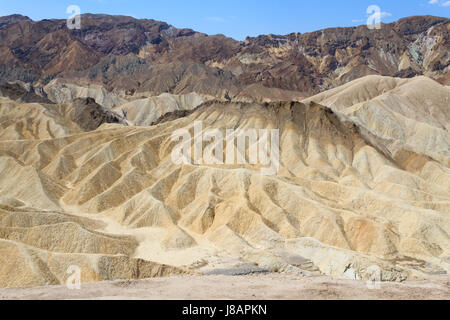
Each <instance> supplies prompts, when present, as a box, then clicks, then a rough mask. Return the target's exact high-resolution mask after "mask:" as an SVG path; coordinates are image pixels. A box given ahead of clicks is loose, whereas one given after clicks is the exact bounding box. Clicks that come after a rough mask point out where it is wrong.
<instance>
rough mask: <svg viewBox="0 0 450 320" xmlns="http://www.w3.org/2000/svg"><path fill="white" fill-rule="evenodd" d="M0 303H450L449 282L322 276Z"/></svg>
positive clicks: (62, 293)
mask: <svg viewBox="0 0 450 320" xmlns="http://www.w3.org/2000/svg"><path fill="white" fill-rule="evenodd" d="M219 288H220V290H218V289H219ZM0 299H44V300H45V299H50V300H56V299H100V300H103V299H106V300H114V299H131V300H139V299H145V300H154V299H155V300H159V299H161V300H168V299H170V300H181V299H189V300H211V299H212V300H260V299H261V300H272V299H283V300H319V299H332V300H341V299H342V300H354V299H361V300H409V299H414V300H415V299H417V300H436V299H438V300H442V299H443V300H450V279H449V277H448V276H436V277H433V278H432V279H428V280H411V281H406V282H404V283H387V282H383V283H381V284H380V289H372V290H370V289H368V287H367V283H366V282H365V281H354V280H333V279H330V278H328V277H322V276H320V277H300V276H294V275H285V274H267V275H244V276H224V275H213V276H189V277H170V278H158V279H145V280H126V281H107V282H101V283H88V284H83V285H82V287H81V290H69V289H67V288H66V287H65V286H47V287H32V288H9V289H2V290H0Z"/></svg>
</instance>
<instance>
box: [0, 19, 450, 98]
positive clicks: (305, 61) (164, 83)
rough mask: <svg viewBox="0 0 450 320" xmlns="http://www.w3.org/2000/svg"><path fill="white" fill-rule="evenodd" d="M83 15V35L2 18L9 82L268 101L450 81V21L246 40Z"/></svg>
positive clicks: (2, 70)
mask: <svg viewBox="0 0 450 320" xmlns="http://www.w3.org/2000/svg"><path fill="white" fill-rule="evenodd" d="M81 19H82V29H81V30H69V29H68V28H67V27H66V21H65V20H43V21H31V20H30V19H28V18H27V17H22V16H18V15H15V16H9V17H2V18H0V80H3V81H15V80H22V81H24V82H37V83H39V85H41V86H44V85H46V84H47V83H48V82H49V81H50V80H52V79H54V78H65V79H66V80H67V82H69V83H73V84H77V85H81V86H86V84H92V83H96V84H100V85H102V86H103V87H105V88H106V89H107V90H108V91H111V90H118V89H122V90H123V91H124V92H126V93H128V94H130V95H134V94H139V93H142V92H150V93H151V95H159V94H160V93H164V92H168V93H174V94H187V93H191V92H197V93H199V94H205V95H210V96H214V97H220V98H230V97H231V98H233V97H236V96H238V95H241V96H242V95H244V96H250V97H251V98H255V96H259V97H258V99H261V98H260V95H258V94H255V93H258V92H259V93H261V92H262V91H264V92H266V93H267V94H268V95H269V96H270V95H272V96H274V95H275V96H278V97H280V95H281V92H283V94H282V95H281V96H284V97H289V96H290V98H292V97H293V96H297V97H298V96H303V97H305V96H310V95H312V94H316V93H319V92H320V91H323V90H325V89H329V88H333V87H336V86H339V85H342V84H344V83H347V82H348V81H351V80H354V79H357V78H360V77H362V76H365V75H383V76H397V77H412V76H414V75H427V76H428V77H431V78H433V79H436V80H438V81H439V82H441V83H443V84H448V83H449V77H448V74H449V72H448V68H449V61H450V60H449V59H450V58H449V48H450V42H449V30H450V23H449V19H447V18H438V17H432V16H422V17H411V18H405V19H401V20H399V21H397V22H395V23H391V24H383V25H382V28H381V30H369V29H368V28H367V27H366V26H360V27H352V28H334V29H326V30H321V31H317V32H311V33H306V34H298V33H295V34H290V35H286V36H277V35H267V36H259V37H256V38H247V39H246V40H245V41H235V40H233V39H230V38H226V37H224V36H222V35H215V36H207V35H205V34H201V33H198V32H195V31H192V30H188V29H176V28H174V27H172V26H170V25H168V24H166V23H163V22H158V21H154V20H137V19H134V18H131V17H125V16H107V15H92V14H85V15H82V18H81ZM255 86H256V87H255ZM280 90H282V91H280ZM283 90H284V91H283ZM285 100H291V99H285Z"/></svg>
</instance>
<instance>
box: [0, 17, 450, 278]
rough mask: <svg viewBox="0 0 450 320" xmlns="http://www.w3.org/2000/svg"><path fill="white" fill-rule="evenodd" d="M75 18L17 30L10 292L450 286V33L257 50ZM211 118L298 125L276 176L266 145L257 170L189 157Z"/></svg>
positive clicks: (372, 34)
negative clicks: (241, 277) (257, 285)
mask: <svg viewBox="0 0 450 320" xmlns="http://www.w3.org/2000/svg"><path fill="white" fill-rule="evenodd" d="M65 23H66V22H65V20H43V21H38V22H36V21H32V20H30V19H28V18H26V17H23V16H20V15H14V16H9V17H2V18H0V256H1V257H6V259H2V260H1V262H0V287H17V286H39V285H49V284H52V285H53V284H64V282H65V281H66V279H67V269H68V268H69V267H70V266H74V265H75V266H78V267H79V268H80V269H81V271H82V272H81V276H82V281H83V282H91V281H103V280H116V279H142V278H149V277H158V276H168V275H188V274H200V275H201V274H213V275H216V274H247V273H252V272H253V273H262V272H280V273H286V274H290V275H292V274H294V275H296V276H303V277H305V276H306V277H308V276H311V275H314V274H317V275H318V274H321V275H326V276H331V277H334V278H341V279H364V280H365V279H369V278H371V277H372V276H373V275H374V272H378V275H379V276H380V278H381V280H384V281H403V280H405V279H411V278H422V279H423V278H425V279H426V278H427V277H430V276H436V275H437V276H438V277H441V276H444V277H445V276H446V275H448V273H449V272H450V236H449V235H450V216H449V214H450V151H449V150H450V133H449V130H450V125H449V123H450V109H449V106H450V104H449V102H450V87H449V86H448V84H449V74H450V73H449V69H448V68H449V56H448V55H449V39H448V34H449V28H450V24H449V19H447V18H438V17H411V18H406V19H402V20H399V21H398V22H395V23H392V24H387V25H383V27H382V29H381V30H368V29H367V28H366V27H365V26H361V27H355V28H336V29H327V30H322V31H318V32H313V33H308V34H291V35H287V36H275V35H268V36H260V37H257V38H248V39H246V41H242V42H239V41H235V40H233V39H230V38H226V37H224V36H221V35H216V36H207V35H204V34H201V33H198V32H195V31H192V30H188V29H182V30H181V29H176V28H174V27H172V26H169V25H167V24H165V23H162V22H157V21H153V20H136V19H133V18H130V17H124V16H106V15H90V14H87V15H83V16H82V26H83V28H82V29H81V30H72V31H71V30H68V29H67V27H66V25H65ZM199 122H201V124H202V127H203V130H204V131H203V132H205V131H207V130H214V131H210V132H216V133H217V132H219V133H221V134H222V136H223V137H225V138H228V137H229V135H228V133H227V131H226V130H229V129H234V130H235V132H242V131H244V130H248V129H253V130H256V132H265V131H259V130H275V129H277V130H279V131H278V133H279V149H277V150H278V153H277V154H278V156H279V157H278V160H279V161H277V163H278V162H279V166H278V167H277V170H275V171H274V172H272V174H269V175H264V174H262V172H264V171H265V170H266V171H267V169H269V168H268V167H269V166H270V164H269V163H266V162H258V161H256V162H255V161H250V156H251V155H255V154H256V153H258V156H259V157H261V156H264V153H263V152H262V153H261V152H255V146H258V148H261V146H264V141H262V139H263V136H258V138H257V139H256V140H255V141H253V143H251V144H249V143H248V144H246V147H245V152H243V155H244V157H246V159H247V161H244V162H243V163H242V162H241V161H240V160H239V157H238V155H237V154H234V153H233V156H232V157H231V158H232V159H231V160H234V161H231V162H226V163H227V164H220V163H219V162H217V161H216V162H214V161H212V162H191V163H185V162H183V161H181V162H180V161H174V158H173V153H174V151H176V150H179V145H178V144H177V142H176V141H174V140H173V139H172V135H173V133H174V132H182V133H183V134H185V135H188V136H189V135H190V139H189V140H188V142H191V143H193V142H194V141H193V140H195V139H196V138H193V137H198V132H196V130H195V126H196V125H197V124H198V123H199ZM248 140H249V141H252V140H251V139H250V138H249V139H248ZM237 143H238V142H236V144H237ZM270 144H271V145H272V144H273V142H272V140H271V142H270ZM218 145H219V141H213V140H212V139H209V140H208V139H205V141H203V143H202V147H203V149H204V150H205V152H206V151H209V152H211V150H213V149H212V147H217V146H218ZM196 148H197V147H193V146H192V148H191V147H189V148H187V149H189V150H191V149H193V150H194V152H193V153H194V154H195V149H196ZM258 150H259V149H258ZM191 151H192V150H191ZM266 151H267V150H266ZM223 153H224V154H223V156H225V153H227V151H226V150H224V152H223ZM227 154H228V153H227ZM207 156H210V154H207ZM220 156H221V154H215V157H216V158H215V159H216V160H217V158H220ZM266 156H267V155H266ZM227 157H228V156H227ZM272 160H273V159H272ZM208 163H209V164H208ZM271 164H274V163H273V162H272V163H271ZM374 270H375V271H374Z"/></svg>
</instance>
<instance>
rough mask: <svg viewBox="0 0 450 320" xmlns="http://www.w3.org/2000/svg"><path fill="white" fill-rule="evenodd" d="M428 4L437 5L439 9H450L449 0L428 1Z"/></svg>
mask: <svg viewBox="0 0 450 320" xmlns="http://www.w3.org/2000/svg"><path fill="white" fill-rule="evenodd" d="M428 3H429V4H433V5H435V4H436V5H438V6H440V7H450V0H447V1H443V0H441V1H439V0H430V1H428Z"/></svg>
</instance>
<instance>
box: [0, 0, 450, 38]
mask: <svg viewBox="0 0 450 320" xmlns="http://www.w3.org/2000/svg"><path fill="white" fill-rule="evenodd" d="M373 4H375V5H378V6H379V7H380V8H381V11H382V12H383V14H382V15H383V20H382V21H383V22H392V21H395V20H398V19H400V18H403V17H407V16H411V15H427V14H430V15H435V16H441V17H449V14H450V0H369V1H367V0H342V1H337V0H225V1H214V0H209V1H208V0H168V1H167V0H157V1H156V0H147V1H137V0H69V1H66V0H58V1H57V0H34V1H32V0H0V16H2V15H8V14H12V13H20V14H23V15H27V16H29V17H30V18H32V19H34V20H41V19H45V18H67V17H68V16H69V14H67V13H66V9H67V7H68V6H69V5H78V6H79V7H80V9H81V13H87V12H90V13H107V14H123V15H130V16H133V17H136V18H150V19H155V20H160V21H165V22H167V23H169V24H171V25H173V26H175V27H178V28H191V29H194V30H196V31H200V32H204V33H207V34H218V33H221V34H225V35H226V36H229V37H233V38H235V39H238V40H243V39H245V37H246V36H257V35H260V34H269V33H272V34H288V33H291V32H301V33H304V32H310V31H315V30H319V29H323V28H328V27H346V26H354V25H360V24H365V22H366V21H367V17H368V15H367V13H366V9H367V7H368V6H369V5H373Z"/></svg>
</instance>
